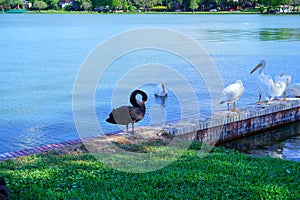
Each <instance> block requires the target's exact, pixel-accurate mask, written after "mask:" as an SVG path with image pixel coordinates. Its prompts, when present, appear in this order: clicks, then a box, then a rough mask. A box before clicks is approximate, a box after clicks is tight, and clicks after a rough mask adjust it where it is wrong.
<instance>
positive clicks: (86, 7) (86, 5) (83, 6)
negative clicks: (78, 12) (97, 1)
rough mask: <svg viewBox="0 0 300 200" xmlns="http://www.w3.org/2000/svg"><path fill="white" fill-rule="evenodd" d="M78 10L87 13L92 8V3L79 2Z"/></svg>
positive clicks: (87, 0) (86, 1)
mask: <svg viewBox="0 0 300 200" xmlns="http://www.w3.org/2000/svg"><path fill="white" fill-rule="evenodd" d="M80 8H81V9H83V10H84V11H88V10H90V9H91V8H92V2H90V1H89V0H84V1H82V2H81V5H80Z"/></svg>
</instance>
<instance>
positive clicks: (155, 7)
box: [151, 6, 167, 12]
mask: <svg viewBox="0 0 300 200" xmlns="http://www.w3.org/2000/svg"><path fill="white" fill-rule="evenodd" d="M166 9H167V8H166V6H153V7H152V8H151V11H156V12H163V11H165V10H166Z"/></svg>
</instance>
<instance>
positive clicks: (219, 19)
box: [0, 14, 300, 153]
mask: <svg viewBox="0 0 300 200" xmlns="http://www.w3.org/2000/svg"><path fill="white" fill-rule="evenodd" d="M147 27H158V28H167V29H169V30H174V31H177V32H180V33H182V34H184V35H186V36H187V37H190V38H192V39H193V40H194V41H195V42H196V43H198V44H199V45H201V46H202V47H203V49H205V50H206V52H207V54H208V56H209V57H210V58H211V59H212V60H213V62H214V63H215V66H216V67H217V69H218V70H219V72H220V75H221V77H222V80H223V82H224V84H225V85H227V84H229V83H232V82H234V81H235V80H238V79H241V80H242V81H243V83H244V86H245V93H244V95H243V97H242V98H241V99H240V100H239V101H238V106H246V105H247V104H249V103H253V102H255V101H256V100H257V88H256V86H255V85H254V84H253V77H251V76H250V75H249V72H250V71H251V70H252V68H253V67H254V66H256V65H257V64H258V62H259V60H260V59H265V60H266V61H267V68H266V71H267V73H268V74H270V75H272V76H273V77H274V76H275V75H277V74H279V73H280V72H285V73H287V74H291V75H292V76H293V80H292V82H293V83H299V82H300V76H299V75H300V72H299V56H300V16H290V15H289V16H262V15H176V14H174V15H67V14H66V15H9V14H2V15H0V30H1V31H0V50H1V62H0V94H1V95H0V136H1V137H0V153H3V152H8V151H14V150H18V149H22V148H29V147H34V146H38V145H43V144H49V143H55V142H61V141H65V140H69V139H76V138H78V137H79V135H78V134H77V130H76V128H75V124H74V120H73V112H72V95H73V87H74V83H75V81H76V77H77V75H78V72H79V70H80V67H81V65H82V63H83V62H84V60H85V59H86V58H87V57H88V55H89V54H90V52H92V51H93V50H94V49H95V48H96V47H97V46H98V45H99V44H101V43H103V42H104V41H106V40H109V39H110V38H111V37H112V36H114V35H117V34H120V33H122V32H125V31H129V30H133V29H137V28H139V29H140V28H147ZM134 42H135V41H134V40H130V41H124V43H120V44H117V45H120V46H122V45H130V44H131V43H134ZM162 42H163V41H162ZM100 56H101V55H100ZM147 63H156V64H161V65H164V66H168V67H169V68H171V69H174V70H177V71H179V73H180V74H181V75H182V76H184V77H185V78H186V79H187V80H188V81H189V82H190V83H191V84H193V85H194V87H195V88H197V89H196V96H197V99H198V101H199V102H201V103H199V108H200V114H202V113H203V114H208V113H209V112H210V96H209V93H208V92H207V87H206V86H205V81H204V80H203V79H201V78H199V77H196V76H195V73H194V71H193V69H192V68H191V67H190V66H189V64H188V63H186V62H185V61H184V60H182V59H181V58H179V57H178V56H175V55H172V54H170V53H168V52H159V51H155V50H151V49H147V50H141V51H136V52H132V53H130V54H128V55H126V56H122V57H120V58H119V59H118V60H116V61H115V62H113V63H112V64H111V68H110V70H111V71H109V70H108V71H106V74H105V75H104V77H103V80H100V82H99V84H98V86H97V88H96V91H95V110H96V113H97V118H98V121H99V125H100V126H101V127H102V128H103V130H104V132H105V133H109V132H113V131H118V130H119V127H117V126H114V125H110V124H107V123H105V118H106V117H107V115H108V114H109V112H110V110H111V99H110V98H111V95H112V93H113V91H114V87H113V86H114V84H116V83H117V81H118V79H120V78H122V77H124V76H125V75H126V74H127V72H128V71H132V70H134V69H135V68H134V67H135V66H140V65H143V64H147ZM99 65H101V62H100V63H99ZM120 66H122V67H120ZM157 73H160V72H159V71H158V72H157ZM148 76H150V75H149V73H146V72H145V73H144V74H142V75H140V74H138V76H135V79H140V80H143V79H144V78H145V77H148ZM164 76H165V80H169V78H170V77H169V75H168V74H167V73H166V74H165V75H164ZM164 76H163V77H164ZM155 84H156V83H155V82H146V83H145V84H144V85H142V86H140V88H141V89H143V90H145V91H146V92H147V93H148V94H149V100H148V102H147V109H148V111H149V112H147V114H146V116H145V119H144V120H143V121H141V122H139V123H137V125H141V126H143V125H149V124H152V123H159V122H161V121H164V120H166V121H171V120H176V119H179V118H180V116H181V110H180V106H181V105H180V102H179V100H178V99H177V96H176V93H175V92H174V91H173V92H172V91H170V93H169V97H168V98H167V99H166V100H165V101H164V102H161V100H159V99H155V98H154V96H153V95H151V93H152V92H153V91H152V90H153V88H154V87H155ZM168 84H170V85H172V84H174V85H175V84H176V80H174V82H172V83H170V82H169V83H168V82H166V85H167V86H168ZM170 85H169V86H170ZM122 86H124V84H123V85H122ZM125 86H126V84H125ZM125 86H124V88H126V87H125ZM123 91H124V93H122V95H124V98H125V99H124V98H123V100H124V101H125V102H127V103H128V100H127V98H128V95H129V93H130V92H131V91H126V90H125V89H123ZM188 98H189V96H188V95H187V99H188ZM190 103H191V104H193V103H194V102H190ZM83 108H84V106H83ZM225 108H226V107H225V105H224V109H225ZM149 113H150V114H151V113H152V114H151V115H150V114H149ZM156 113H159V114H156ZM298 141H299V140H298ZM298 147H299V143H298Z"/></svg>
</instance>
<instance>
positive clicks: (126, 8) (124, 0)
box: [123, 0, 128, 11]
mask: <svg viewBox="0 0 300 200" xmlns="http://www.w3.org/2000/svg"><path fill="white" fill-rule="evenodd" d="M127 10H128V4H127V0H123V11H127Z"/></svg>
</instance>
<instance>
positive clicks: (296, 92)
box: [287, 83, 300, 97]
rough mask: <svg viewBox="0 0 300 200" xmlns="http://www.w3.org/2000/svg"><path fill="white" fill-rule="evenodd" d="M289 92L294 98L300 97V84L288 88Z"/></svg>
mask: <svg viewBox="0 0 300 200" xmlns="http://www.w3.org/2000/svg"><path fill="white" fill-rule="evenodd" d="M287 92H288V93H290V94H291V95H293V96H296V97H300V83H295V84H293V85H290V86H288V89H287Z"/></svg>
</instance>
